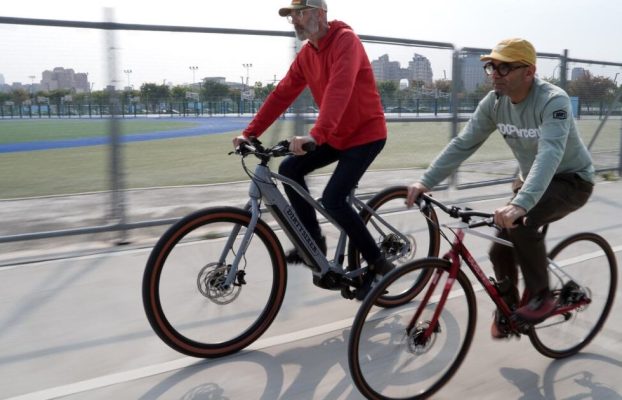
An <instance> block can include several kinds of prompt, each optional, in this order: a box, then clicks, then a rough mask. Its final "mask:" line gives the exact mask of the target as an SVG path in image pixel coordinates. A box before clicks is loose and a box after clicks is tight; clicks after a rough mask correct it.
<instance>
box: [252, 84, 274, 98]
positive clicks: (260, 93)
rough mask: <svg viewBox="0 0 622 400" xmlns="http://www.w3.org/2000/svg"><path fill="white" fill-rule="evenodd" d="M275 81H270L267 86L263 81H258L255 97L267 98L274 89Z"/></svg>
mask: <svg viewBox="0 0 622 400" xmlns="http://www.w3.org/2000/svg"><path fill="white" fill-rule="evenodd" d="M274 87H275V86H274V83H268V84H267V85H266V86H263V84H262V83H261V82H256V83H255V87H254V91H255V99H257V100H265V99H266V97H268V95H269V94H270V93H271V92H272V91H273V90H274Z"/></svg>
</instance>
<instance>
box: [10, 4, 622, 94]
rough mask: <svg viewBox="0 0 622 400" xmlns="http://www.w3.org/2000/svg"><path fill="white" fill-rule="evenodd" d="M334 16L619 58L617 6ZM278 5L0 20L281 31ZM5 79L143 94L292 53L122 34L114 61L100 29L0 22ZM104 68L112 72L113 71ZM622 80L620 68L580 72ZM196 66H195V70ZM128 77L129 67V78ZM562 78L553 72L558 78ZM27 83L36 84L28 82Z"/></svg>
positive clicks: (354, 22)
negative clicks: (152, 87) (64, 74)
mask: <svg viewBox="0 0 622 400" xmlns="http://www.w3.org/2000/svg"><path fill="white" fill-rule="evenodd" d="M327 2H328V16H329V19H339V20H342V21H344V22H346V23H348V24H349V25H350V26H352V28H353V29H354V30H355V32H357V33H359V34H364V35H374V36H386V37H396V38H405V39H414V40H424V41H436V42H446V43H451V44H453V45H454V46H456V47H457V48H460V47H478V48H491V47H493V46H494V45H495V44H496V43H497V42H499V41H500V40H502V39H504V38H508V37H523V38H526V39H528V40H530V41H531V42H532V43H533V44H534V46H535V47H536V50H537V51H539V52H547V53H557V54H560V53H562V52H563V51H564V49H567V50H568V54H569V56H570V57H573V58H579V59H589V60H604V61H612V62H621V63H622V44H621V43H620V39H622V23H621V22H620V16H621V15H622V1H620V0H609V1H605V0H590V1H585V0H580V1H579V0H522V1H518V0H435V1H429V0H428V1H419V0H389V1H385V2H372V1H360V0H356V1H355V0H328V1H327ZM287 4H288V1H283V0H255V1H251V0H234V1H224V2H223V1H207V0H202V1H196V0H184V1H179V2H175V1H171V0H130V1H128V0H89V1H83V0H57V1H49V0H31V1H21V2H20V1H6V2H3V3H2V5H1V6H0V16H2V17H25V18H45V19H61V20H84V21H104V20H105V17H104V8H110V9H112V10H113V19H114V21H116V22H122V23H138V24H157V25H184V26H198V27H212V28H242V29H258V30H277V31H288V30H291V26H290V25H289V24H288V23H287V21H286V20H285V19H284V18H281V17H279V16H278V12H277V11H278V9H279V8H280V7H282V6H284V5H287ZM0 35H1V37H2V40H0V74H2V75H3V76H4V80H5V81H6V83H11V82H15V81H18V82H22V83H25V84H28V83H31V82H34V83H37V82H38V81H39V80H40V79H41V72H42V71H43V70H46V69H47V70H51V69H53V68H54V67H59V66H60V67H65V68H73V69H74V70H75V71H76V72H88V73H89V81H91V82H92V83H93V86H94V89H95V90H97V89H99V88H102V87H104V86H106V84H108V83H109V82H110V81H116V82H119V84H120V85H121V86H126V85H128V84H129V85H130V86H134V87H139V86H140V84H141V83H143V82H154V83H158V84H159V83H172V84H185V83H191V82H193V81H199V80H200V79H201V78H203V77H206V76H223V77H226V78H227V80H228V81H235V82H240V81H242V82H243V81H245V80H246V79H247V77H248V81H249V82H250V83H251V84H252V83H254V82H255V81H262V82H263V83H264V84H265V83H268V82H271V81H277V80H278V79H280V77H282V76H283V75H284V74H285V72H286V71H287V68H288V66H289V64H290V62H291V60H292V57H293V54H294V41H293V39H289V38H267V37H260V36H241V35H234V36H231V35H218V34H176V33H152V32H133V31H132V32H117V33H115V34H114V44H115V48H116V49H118V51H116V52H115V58H114V63H113V64H110V60H109V59H108V58H107V57H105V54H106V53H105V52H104V49H106V48H107V47H108V45H107V42H106V40H107V37H106V35H105V34H104V33H103V32H102V31H97V30H85V29H67V28H63V29H51V28H41V27H32V26H12V25H5V24H0ZM365 47H366V50H367V52H368V55H369V57H370V59H375V58H377V57H379V56H380V55H383V54H388V55H389V57H390V59H391V60H395V61H400V63H402V67H403V68H405V67H407V63H408V61H409V60H410V59H412V56H413V53H419V54H423V55H424V56H426V57H428V58H429V59H430V60H431V63H432V68H433V71H434V79H440V78H443V77H447V78H450V77H451V76H450V74H451V53H450V52H449V51H447V50H432V49H427V48H421V47H418V48H413V47H405V46H394V45H378V44H366V45H365ZM108 65H114V68H112V70H113V71H114V73H113V74H110V73H109V72H108V68H107V66H108ZM577 66H581V67H584V68H586V69H589V70H590V71H591V72H592V73H593V74H594V75H601V76H607V77H610V78H611V79H614V76H616V75H615V74H619V76H618V77H617V78H616V79H617V83H618V84H620V83H621V82H622V68H618V67H603V66H598V65H587V64H583V65H577ZM190 67H196V68H190ZM538 68H539V72H540V74H541V75H544V76H551V75H555V76H558V74H559V69H558V68H556V64H555V63H553V62H548V61H547V60H542V61H540V60H539V65H538ZM130 71H131V72H130ZM556 74H557V75H556ZM32 77H34V78H32Z"/></svg>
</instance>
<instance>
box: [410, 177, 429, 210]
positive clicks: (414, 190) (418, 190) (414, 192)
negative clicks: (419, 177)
mask: <svg viewBox="0 0 622 400" xmlns="http://www.w3.org/2000/svg"><path fill="white" fill-rule="evenodd" d="M429 191H430V189H428V188H427V187H426V186H425V185H424V184H423V183H421V182H415V183H413V184H412V185H410V186H408V196H407V197H406V207H408V208H411V207H412V206H413V204H415V200H417V199H418V198H419V196H421V194H423V193H426V192H429Z"/></svg>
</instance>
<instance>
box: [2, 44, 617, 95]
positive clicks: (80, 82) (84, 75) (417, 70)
mask: <svg viewBox="0 0 622 400" xmlns="http://www.w3.org/2000/svg"><path fill="white" fill-rule="evenodd" d="M370 62H371V65H372V69H373V73H374V77H375V78H376V81H395V82H401V81H403V80H404V79H407V80H408V82H416V81H420V82H424V83H425V84H426V85H431V84H433V82H434V81H437V80H441V79H447V77H446V76H443V77H434V75H433V73H432V68H431V63H430V61H429V60H428V59H427V58H426V57H425V56H422V55H421V54H417V53H414V54H413V57H412V60H411V61H409V62H408V67H406V68H402V66H401V63H400V62H399V61H392V60H391V59H390V57H389V56H388V55H387V54H383V55H382V56H380V57H378V58H377V59H375V60H370ZM250 67H252V64H247V65H246V68H247V70H248V69H250ZM189 69H190V70H191V71H192V72H193V75H194V74H196V72H197V70H198V67H196V66H190V67H189ZM123 73H124V74H126V75H127V85H121V86H117V87H116V89H117V90H126V89H128V88H131V90H139V89H140V86H141V85H142V84H145V83H156V84H157V82H139V84H138V85H137V86H135V85H133V84H132V83H131V80H130V75H131V73H132V70H129V69H125V70H123ZM586 74H587V75H592V72H591V71H590V70H589V69H587V68H583V67H575V68H572V69H571V70H570V71H569V74H568V79H569V80H576V79H579V78H581V77H583V76H585V75H586ZM88 75H89V72H75V70H74V68H71V67H68V68H65V67H54V68H52V69H51V70H50V69H46V70H44V71H43V72H41V80H40V81H39V82H38V83H35V82H34V78H36V76H35V75H31V76H30V77H29V78H30V79H31V83H30V84H28V83H23V82H11V83H10V84H9V83H7V82H6V81H5V78H4V75H3V74H2V72H0V92H10V91H12V90H15V89H20V88H22V89H24V90H27V91H28V92H30V93H33V94H34V93H36V92H39V91H48V92H49V91H51V90H55V89H65V90H73V91H74V92H75V93H85V92H88V91H90V90H91V89H92V83H90V82H89V81H88ZM242 78H244V77H242ZM616 78H617V75H616ZM248 79H249V78H248V75H247V76H246V81H244V79H242V82H232V81H227V80H226V77H218V76H205V77H200V78H199V81H200V82H202V81H204V80H214V81H217V82H219V83H223V84H226V85H228V86H233V87H236V86H239V87H241V88H243V87H245V86H248V84H249V81H248ZM192 80H193V82H191V83H189V82H185V83H180V84H175V83H173V82H172V81H166V79H165V80H164V82H163V84H167V85H168V86H170V87H172V86H188V87H192V86H194V85H196V81H195V80H196V76H193V79H192ZM485 81H486V76H485V74H484V73H483V72H482V62H481V61H480V60H479V56H478V55H475V54H465V55H464V56H463V57H462V73H461V78H460V84H461V86H462V87H463V88H464V90H466V91H467V92H472V91H474V90H476V89H477V87H478V86H479V85H482V84H483V83H484V82H485ZM118 82H119V83H123V82H122V81H120V80H119V81H118ZM268 83H272V82H262V84H268ZM102 89H103V88H102Z"/></svg>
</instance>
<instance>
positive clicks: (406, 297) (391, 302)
mask: <svg viewBox="0 0 622 400" xmlns="http://www.w3.org/2000/svg"><path fill="white" fill-rule="evenodd" d="M407 196H408V188H407V187H406V186H392V187H389V188H386V189H384V190H382V191H380V192H378V193H377V194H376V195H374V196H373V197H372V198H371V199H369V200H368V201H367V205H368V206H369V207H370V208H371V209H372V210H374V211H375V212H376V213H378V214H382V217H383V218H391V219H393V220H394V222H392V224H393V225H394V226H395V227H396V228H397V229H398V230H399V231H400V232H401V233H403V234H405V235H406V236H408V237H409V239H410V243H403V241H401V240H399V239H398V238H397V237H396V236H395V235H392V234H390V232H389V231H388V229H387V228H386V227H384V226H381V225H380V224H379V223H377V221H375V219H374V218H373V214H372V213H371V212H369V211H368V210H367V209H363V210H361V212H360V214H359V215H360V216H361V218H362V219H363V221H364V222H365V224H366V226H367V228H368V230H369V231H370V233H371V234H372V236H373V237H374V238H375V239H376V242H377V243H378V246H379V248H380V249H381V251H382V253H383V254H384V255H385V257H387V259H389V260H390V261H392V262H393V263H394V264H395V266H396V267H400V266H401V265H403V264H404V263H406V262H409V261H412V260H414V259H415V258H424V257H437V256H438V253H439V248H440V231H439V229H438V218H437V216H436V212H435V211H434V209H433V208H432V207H428V208H427V209H426V210H425V211H420V210H416V209H415V210H408V209H406V206H405V204H406V197H407ZM392 216H394V217H397V218H392ZM403 245H407V246H409V249H408V253H407V254H406V256H403V257H400V258H397V257H396V256H395V249H396V248H398V247H399V246H403ZM362 262H363V258H362V257H361V254H360V252H359V250H358V249H357V248H356V247H354V246H353V245H352V243H349V244H348V268H349V269H352V270H354V269H356V268H360V267H361V264H362ZM428 279H430V277H429V276H424V275H422V276H419V277H416V279H415V280H414V282H402V283H401V284H399V285H398V284H396V285H394V287H393V292H392V293H388V294H385V295H383V296H381V297H379V298H378V305H380V306H382V307H387V308H390V307H397V306H400V305H402V304H405V303H407V302H409V301H410V300H412V299H413V298H414V297H415V296H416V295H417V294H418V293H419V292H420V291H421V289H422V288H423V287H424V286H425V284H426V282H427V281H428Z"/></svg>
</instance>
